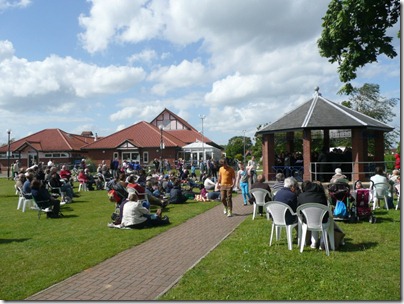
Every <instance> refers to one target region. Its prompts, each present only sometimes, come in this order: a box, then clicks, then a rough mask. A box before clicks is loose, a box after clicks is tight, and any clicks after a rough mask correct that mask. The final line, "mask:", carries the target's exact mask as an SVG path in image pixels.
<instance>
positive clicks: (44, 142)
mask: <svg viewBox="0 0 404 304" xmlns="http://www.w3.org/2000/svg"><path fill="white" fill-rule="evenodd" d="M93 141H94V138H92V137H85V136H80V135H76V134H70V133H67V132H64V131H62V130H60V129H44V130H42V131H39V132H37V133H34V134H32V135H29V136H26V137H24V138H21V139H19V140H16V141H14V142H12V143H11V144H10V149H11V151H17V150H19V149H23V148H24V147H25V146H26V145H30V146H31V147H33V148H34V149H36V150H38V151H49V152H51V151H52V152H53V151H55V152H56V151H80V149H81V147H83V146H84V145H86V144H88V143H90V142H93ZM7 149H8V145H4V146H2V147H0V151H7Z"/></svg>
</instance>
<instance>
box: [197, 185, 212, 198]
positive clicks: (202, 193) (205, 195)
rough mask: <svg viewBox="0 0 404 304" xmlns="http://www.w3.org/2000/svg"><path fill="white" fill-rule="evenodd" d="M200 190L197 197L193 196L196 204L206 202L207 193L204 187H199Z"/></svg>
mask: <svg viewBox="0 0 404 304" xmlns="http://www.w3.org/2000/svg"><path fill="white" fill-rule="evenodd" d="M199 187H200V190H201V192H200V193H199V194H197V195H195V200H196V201H198V202H208V201H209V199H208V191H207V190H206V188H205V187H204V185H200V186H199Z"/></svg>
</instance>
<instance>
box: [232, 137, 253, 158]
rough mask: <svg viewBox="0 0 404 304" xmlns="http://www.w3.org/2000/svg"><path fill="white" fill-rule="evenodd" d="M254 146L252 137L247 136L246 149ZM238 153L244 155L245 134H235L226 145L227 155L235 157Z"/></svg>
mask: <svg viewBox="0 0 404 304" xmlns="http://www.w3.org/2000/svg"><path fill="white" fill-rule="evenodd" d="M251 147H252V142H251V138H249V137H245V151H247V150H250V149H251ZM237 154H241V155H244V136H234V137H232V138H230V139H229V142H228V144H227V146H226V155H227V157H229V158H234V157H235V156H236V155H237Z"/></svg>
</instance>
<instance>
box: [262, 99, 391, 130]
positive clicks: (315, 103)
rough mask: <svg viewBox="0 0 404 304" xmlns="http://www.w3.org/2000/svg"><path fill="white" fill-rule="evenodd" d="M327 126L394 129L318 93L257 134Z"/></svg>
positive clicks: (333, 127) (334, 127) (335, 127)
mask: <svg viewBox="0 0 404 304" xmlns="http://www.w3.org/2000/svg"><path fill="white" fill-rule="evenodd" d="M325 128H329V129H353V128H366V129H373V130H380V131H384V132H390V131H392V130H393V129H394V128H393V127H391V126H389V125H387V124H385V123H382V122H380V121H378V120H376V119H374V118H372V117H369V116H367V115H365V114H362V113H360V112H357V111H355V110H352V109H350V108H347V107H345V106H343V105H340V104H337V103H334V102H332V101H330V100H328V99H326V98H324V97H322V96H321V95H320V94H318V95H316V96H315V97H313V98H312V99H310V100H309V101H307V102H305V103H303V104H302V105H300V106H299V107H297V108H296V109H295V110H293V111H291V112H289V113H287V114H285V115H284V116H283V117H281V118H280V119H278V120H277V121H275V122H274V123H272V124H270V125H268V126H266V127H265V128H263V129H262V130H260V131H258V132H257V133H256V135H257V136H259V135H261V134H265V133H276V132H288V131H297V130H303V129H313V130H315V129H317V130H318V129H325Z"/></svg>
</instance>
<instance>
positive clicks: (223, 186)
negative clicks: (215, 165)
mask: <svg viewBox="0 0 404 304" xmlns="http://www.w3.org/2000/svg"><path fill="white" fill-rule="evenodd" d="M219 164H220V166H221V167H220V169H219V179H218V183H219V186H220V197H221V200H222V204H223V206H224V214H227V216H228V217H231V216H232V209H233V200H232V197H231V196H232V189H233V187H234V183H235V181H236V172H235V171H234V169H233V168H232V167H230V166H229V165H228V164H227V160H226V159H225V158H222V159H221V160H220V162H219Z"/></svg>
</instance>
